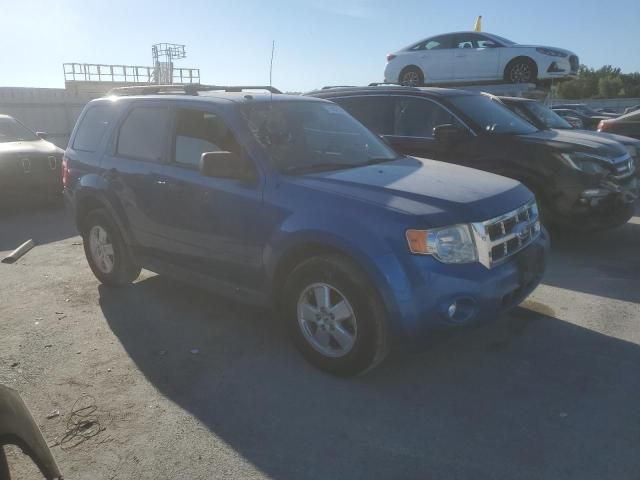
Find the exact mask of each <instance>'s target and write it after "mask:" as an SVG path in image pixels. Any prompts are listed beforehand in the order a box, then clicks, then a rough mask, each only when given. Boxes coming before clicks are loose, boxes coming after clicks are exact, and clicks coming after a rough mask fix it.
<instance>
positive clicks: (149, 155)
mask: <svg viewBox="0 0 640 480" xmlns="http://www.w3.org/2000/svg"><path fill="white" fill-rule="evenodd" d="M168 124H169V110H168V109H166V108H162V107H136V108H134V109H133V110H131V112H130V113H129V115H128V116H127V119H126V120H125V121H124V123H123V124H122V126H121V127H120V135H119V137H118V154H119V155H122V156H125V157H131V158H138V159H141V160H150V161H153V162H160V161H162V156H163V152H164V147H165V145H166V139H167V128H168Z"/></svg>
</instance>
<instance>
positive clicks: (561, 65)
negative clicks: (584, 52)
mask: <svg viewBox="0 0 640 480" xmlns="http://www.w3.org/2000/svg"><path fill="white" fill-rule="evenodd" d="M578 68H579V63H578V60H577V58H576V60H574V61H573V62H572V61H571V56H569V57H566V58H562V57H551V56H545V57H544V58H543V59H542V60H539V61H538V78H540V79H545V78H564V77H572V78H574V77H577V76H578Z"/></svg>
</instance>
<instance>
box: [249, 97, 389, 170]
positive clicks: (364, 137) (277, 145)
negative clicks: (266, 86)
mask: <svg viewBox="0 0 640 480" xmlns="http://www.w3.org/2000/svg"><path fill="white" fill-rule="evenodd" d="M244 114H245V116H246V118H247V120H248V122H249V128H250V129H251V132H252V133H253V135H254V136H255V138H256V139H257V140H258V142H259V143H260V144H261V145H262V146H263V147H264V149H265V150H266V152H267V154H268V155H269V158H270V161H271V162H272V164H273V166H274V167H275V168H276V169H277V170H279V171H281V172H284V173H310V172H314V171H322V170H338V169H342V168H354V167H360V166H363V165H370V164H373V163H381V162H387V161H391V160H395V159H397V158H399V155H398V154H397V153H396V152H394V151H393V150H392V149H391V148H390V147H389V146H387V145H386V144H385V143H384V142H383V141H382V140H381V139H380V138H379V137H377V136H376V135H374V134H373V133H371V132H370V131H369V130H367V129H366V128H365V127H364V126H363V125H362V124H361V123H360V122H358V121H357V120H356V119H354V118H353V117H352V116H351V115H349V114H348V113H347V112H345V111H344V110H343V109H342V108H341V107H339V106H337V105H334V104H332V103H325V102H308V101H277V102H273V103H266V102H265V103H256V104H250V105H248V106H246V107H245V109H244Z"/></svg>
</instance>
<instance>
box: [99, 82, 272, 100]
mask: <svg viewBox="0 0 640 480" xmlns="http://www.w3.org/2000/svg"><path fill="white" fill-rule="evenodd" d="M245 90H265V91H267V92H270V93H275V94H279V93H282V92H281V91H280V90H278V89H277V88H275V87H271V86H265V85H252V86H251V85H242V86H240V85H234V86H222V85H200V84H193V83H190V84H185V85H143V86H133V87H117V88H112V89H111V90H109V92H108V93H107V95H115V96H118V97H126V96H131V95H162V94H164V95H198V93H199V92H212V91H220V92H244V91H245Z"/></svg>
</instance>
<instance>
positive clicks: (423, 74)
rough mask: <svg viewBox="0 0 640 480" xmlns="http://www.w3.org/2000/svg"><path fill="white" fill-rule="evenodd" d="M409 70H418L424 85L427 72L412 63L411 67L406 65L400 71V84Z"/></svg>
mask: <svg viewBox="0 0 640 480" xmlns="http://www.w3.org/2000/svg"><path fill="white" fill-rule="evenodd" d="M409 69H415V70H418V72H419V73H420V75H421V76H422V82H421V83H422V84H424V82H425V81H426V75H425V71H424V70H423V69H422V68H421V67H419V66H418V65H416V64H415V63H410V64H409V65H405V66H404V67H402V69H401V70H400V73H399V74H398V83H402V76H403V75H404V73H405V72H406V71H407V70H409Z"/></svg>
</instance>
